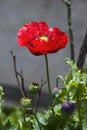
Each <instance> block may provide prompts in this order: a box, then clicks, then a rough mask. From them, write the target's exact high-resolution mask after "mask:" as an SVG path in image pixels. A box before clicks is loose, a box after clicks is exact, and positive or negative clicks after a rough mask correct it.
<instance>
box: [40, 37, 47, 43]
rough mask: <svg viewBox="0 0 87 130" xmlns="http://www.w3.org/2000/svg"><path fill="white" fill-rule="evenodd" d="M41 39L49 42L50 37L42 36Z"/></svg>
mask: <svg viewBox="0 0 87 130" xmlns="http://www.w3.org/2000/svg"><path fill="white" fill-rule="evenodd" d="M40 39H41V40H44V41H45V42H48V37H47V36H41V37H40Z"/></svg>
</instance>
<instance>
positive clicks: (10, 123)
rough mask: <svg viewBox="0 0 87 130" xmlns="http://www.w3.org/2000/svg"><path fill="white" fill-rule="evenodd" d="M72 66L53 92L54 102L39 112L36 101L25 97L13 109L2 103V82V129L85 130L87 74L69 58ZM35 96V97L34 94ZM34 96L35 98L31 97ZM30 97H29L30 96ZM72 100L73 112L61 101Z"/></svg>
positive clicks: (0, 123) (86, 120)
mask: <svg viewBox="0 0 87 130" xmlns="http://www.w3.org/2000/svg"><path fill="white" fill-rule="evenodd" d="M66 62H67V63H68V65H69V67H70V69H69V73H68V74H67V75H66V76H65V78H63V77H62V76H57V80H56V84H57V87H58V80H59V79H61V81H63V87H62V88H61V89H59V90H58V91H57V92H56V93H55V94H54V95H53V102H52V104H51V105H50V106H49V107H48V109H47V110H45V111H43V112H40V111H38V112H36V109H35V108H34V107H33V106H35V104H30V103H28V100H27V104H28V105H26V107H25V105H24V104H26V100H23V103H22V105H21V106H15V107H13V108H12V109H5V108H4V107H3V99H2V96H3V94H4V93H3V89H2V87H1V86H0V130H86V129H87V74H86V72H85V71H84V72H81V71H80V70H79V69H78V68H77V66H76V64H74V63H73V61H71V60H70V59H66ZM32 98H33V97H32ZM31 100H33V99H31ZM29 101H30V100H29ZM65 101H67V102H73V103H74V104H75V110H74V112H73V113H72V114H67V113H63V112H62V109H61V108H62V104H63V103H64V102H65Z"/></svg>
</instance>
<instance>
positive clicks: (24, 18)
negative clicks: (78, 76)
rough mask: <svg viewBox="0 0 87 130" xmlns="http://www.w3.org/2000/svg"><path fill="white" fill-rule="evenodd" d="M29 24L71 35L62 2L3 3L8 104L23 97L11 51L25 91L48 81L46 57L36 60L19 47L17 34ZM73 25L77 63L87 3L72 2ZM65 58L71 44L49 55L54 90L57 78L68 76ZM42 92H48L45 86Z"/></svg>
mask: <svg viewBox="0 0 87 130" xmlns="http://www.w3.org/2000/svg"><path fill="white" fill-rule="evenodd" d="M30 21H45V22H47V23H48V25H49V27H53V26H56V27H58V28H60V29H61V30H62V31H65V32H66V33H68V31H67V9H66V5H65V4H64V3H63V1H62V0H55V1H53V0H0V84H1V85H2V86H3V87H4V92H5V99H6V101H8V99H9V100H10V103H12V102H13V101H15V100H16V99H19V98H20V95H21V94H20V90H19V88H18V87H17V83H16V79H15V74H14V69H13V62H12V57H11V54H10V51H13V52H14V54H16V58H17V69H18V71H21V69H22V70H23V75H24V79H25V86H26V88H28V86H29V84H30V83H31V82H32V81H35V82H41V78H42V79H43V80H46V74H45V60H44V56H34V55H32V54H31V53H30V52H29V51H28V49H27V48H25V47H19V46H18V45H17V30H18V29H19V28H20V27H22V26H23V25H24V24H25V23H27V22H30ZM72 22H73V33H74V46H75V61H77V58H78V55H79V49H80V46H81V45H82V43H83V39H84V36H85V32H86V28H87V0H73V1H72ZM65 57H70V46H69V44H68V45H67V47H66V48H65V49H63V50H60V51H59V52H58V53H55V54H51V55H48V58H49V69H50V79H51V85H52V87H55V79H56V76H57V75H59V74H61V75H63V76H65V74H66V73H67V72H68V69H69V68H68V66H67V64H66V63H65V61H64V59H65ZM43 91H44V92H46V91H47V89H46V86H44V88H43ZM6 103H7V104H8V103H9V102H6Z"/></svg>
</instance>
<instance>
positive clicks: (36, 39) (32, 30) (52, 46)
mask: <svg viewBox="0 0 87 130" xmlns="http://www.w3.org/2000/svg"><path fill="white" fill-rule="evenodd" d="M17 43H18V44H19V45H20V46H25V47H27V48H28V49H29V51H30V52H31V53H32V54H34V55H46V54H49V53H55V52H57V51H58V50H60V49H62V48H65V46H66V44H67V43H68V36H67V34H66V33H65V32H62V31H61V30H60V29H59V28H56V27H52V28H49V27H48V25H47V23H45V22H42V21H41V22H34V21H32V22H30V23H27V24H25V25H24V26H23V27H22V28H20V29H19V30H18V39H17Z"/></svg>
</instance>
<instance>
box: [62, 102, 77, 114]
mask: <svg viewBox="0 0 87 130" xmlns="http://www.w3.org/2000/svg"><path fill="white" fill-rule="evenodd" d="M74 110H75V105H74V103H72V102H64V103H63V104H62V112H64V113H66V114H68V115H71V114H72V113H73V112H74Z"/></svg>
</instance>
